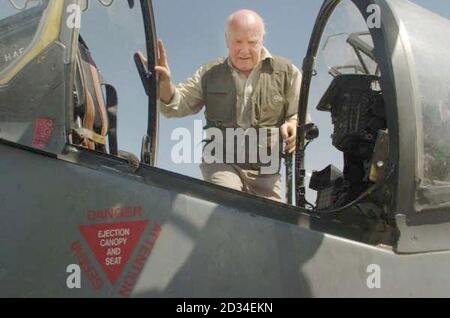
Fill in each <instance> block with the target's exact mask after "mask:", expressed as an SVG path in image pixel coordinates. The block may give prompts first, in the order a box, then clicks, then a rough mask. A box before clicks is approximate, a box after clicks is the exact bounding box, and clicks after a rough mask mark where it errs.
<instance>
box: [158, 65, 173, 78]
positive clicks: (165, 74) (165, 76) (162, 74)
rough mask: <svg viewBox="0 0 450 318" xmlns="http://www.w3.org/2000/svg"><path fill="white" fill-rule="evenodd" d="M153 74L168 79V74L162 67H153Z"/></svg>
mask: <svg viewBox="0 0 450 318" xmlns="http://www.w3.org/2000/svg"><path fill="white" fill-rule="evenodd" d="M155 72H156V73H157V74H158V75H159V76H160V77H161V78H162V79H165V78H170V73H169V71H168V70H167V68H165V67H164V66H155Z"/></svg>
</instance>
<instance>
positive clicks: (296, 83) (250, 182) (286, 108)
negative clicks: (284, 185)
mask: <svg viewBox="0 0 450 318" xmlns="http://www.w3.org/2000/svg"><path fill="white" fill-rule="evenodd" d="M264 36H265V27H264V22H263V19H262V18H261V17H260V16H259V15H258V14H257V13H256V12H253V11H250V10H239V11H237V12H235V13H233V14H232V15H231V16H230V17H229V19H228V21H227V26H226V32H225V37H226V43H227V47H228V51H229V52H228V53H229V54H228V58H220V59H217V60H214V61H212V62H210V63H207V64H205V65H203V66H202V67H200V69H198V70H197V72H196V73H195V74H194V76H193V77H191V78H189V79H188V80H186V81H185V82H184V83H182V84H180V85H178V86H175V85H173V84H172V81H171V73H170V68H169V64H168V61H167V55H166V51H165V48H164V45H163V43H162V42H161V41H158V46H159V51H160V56H159V61H158V66H156V68H155V70H156V72H157V73H158V74H159V85H160V104H159V106H160V110H161V112H162V113H163V114H164V115H165V116H166V117H183V116H187V115H190V114H195V113H198V112H199V111H200V110H201V109H202V108H203V107H204V106H205V107H206V112H205V116H206V121H207V127H208V128H217V129H220V130H222V131H223V130H224V129H232V128H233V129H235V128H241V129H243V130H245V131H247V130H250V129H256V130H258V131H259V130H261V129H267V130H272V131H273V129H274V128H275V129H276V132H277V135H278V133H281V137H282V140H283V141H284V145H285V152H287V153H292V152H293V151H294V149H295V140H296V127H297V116H296V114H297V108H298V100H299V91H300V84H301V73H300V71H299V70H298V69H297V68H296V67H295V66H294V65H292V64H291V63H290V62H289V61H287V60H286V59H284V58H282V57H276V56H272V55H271V54H270V53H269V51H268V50H267V49H266V48H265V47H264V46H263V42H264ZM216 131H217V130H216ZM224 135H225V133H224ZM272 135H273V134H272ZM272 135H269V137H267V138H266V144H265V145H266V146H267V143H269V144H270V147H272V148H271V149H273V144H274V143H273V140H277V139H278V138H279V137H278V136H277V137H276V138H271V137H273V136H272ZM258 136H259V135H258ZM258 138H260V137H258ZM212 139H214V137H213V138H212ZM233 139H234V138H233ZM261 139H263V138H262V137H261V138H260V139H258V141H257V143H258V146H260V143H261ZM268 140H270V141H268ZM210 141H211V140H210ZM277 141H278V140H277ZM223 142H224V143H225V141H223ZM228 142H229V140H226V143H228ZM252 142H253V141H250V143H252ZM263 144H264V143H263ZM275 144H277V143H275ZM223 149H224V152H227V151H228V152H229V151H230V150H229V149H230V147H228V145H227V146H225V147H224V148H223ZM235 149H236V148H235ZM244 150H247V151H249V149H248V142H247V146H245V147H244ZM258 150H260V147H258ZM266 150H267V149H266ZM237 151H239V150H237ZM270 151H271V150H269V152H270ZM280 154H281V152H277V153H276V156H278V157H276V159H278V161H279V160H280V158H279V156H280ZM250 155H251V154H250ZM203 156H204V160H203V163H202V164H201V165H200V169H201V171H202V174H203V177H204V179H205V180H206V181H209V182H212V183H215V184H218V185H221V186H225V187H229V188H233V189H236V190H240V191H245V192H248V193H252V194H255V195H259V196H263V197H266V198H270V199H273V200H276V201H281V176H280V173H279V168H278V169H276V171H275V172H274V173H271V174H264V173H261V171H262V170H261V169H260V167H261V165H262V164H261V163H260V162H259V161H258V162H257V163H255V162H251V163H248V162H244V163H242V162H229V161H228V160H227V161H226V162H225V161H224V162H213V163H211V162H207V160H205V153H204V154H203ZM224 156H225V154H224Z"/></svg>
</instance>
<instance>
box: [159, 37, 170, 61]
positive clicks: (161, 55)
mask: <svg viewBox="0 0 450 318" xmlns="http://www.w3.org/2000/svg"><path fill="white" fill-rule="evenodd" d="M158 50H159V58H158V65H159V66H165V67H167V66H168V63H167V54H166V48H165V47H164V43H163V41H161V40H158Z"/></svg>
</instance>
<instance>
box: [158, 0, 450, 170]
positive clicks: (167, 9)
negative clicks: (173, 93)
mask: <svg viewBox="0 0 450 318" xmlns="http://www.w3.org/2000/svg"><path fill="white" fill-rule="evenodd" d="M413 2H415V3H417V4H419V5H421V6H423V7H425V8H427V9H429V10H431V11H434V12H437V13H439V14H440V15H442V16H445V17H447V18H450V0H415V1H413ZM321 4H322V1H319V0H279V1H274V0H226V1H224V0H193V1H180V0H155V1H153V6H154V12H155V18H156V30H157V34H158V37H159V38H161V39H162V40H163V41H164V43H165V45H166V49H167V52H168V58H169V63H170V67H171V72H172V77H173V81H174V82H175V83H179V82H182V81H184V80H185V79H186V78H188V77H190V76H191V75H192V74H193V73H194V72H195V70H196V69H197V68H198V67H199V66H200V65H202V64H203V63H205V62H207V61H209V60H212V59H214V58H216V57H219V56H226V54H227V49H226V46H225V40H224V26H225V21H226V18H227V17H228V16H229V14H231V13H232V12H234V11H236V10H238V9H242V8H248V9H252V10H255V11H256V12H258V13H259V14H260V15H261V16H262V17H263V18H264V20H265V23H266V28H267V36H266V39H265V46H266V47H267V48H268V49H269V51H271V52H272V53H273V54H277V55H282V56H285V57H287V58H289V59H290V60H291V61H293V63H294V64H295V65H296V66H298V67H299V68H301V65H302V60H303V58H304V56H305V53H306V50H307V46H308V43H309V39H310V34H311V31H312V28H313V26H314V22H315V20H316V17H317V13H318V12H319V9H320V6H321ZM318 95H321V93H318ZM318 95H316V96H314V93H313V94H312V96H311V100H313V101H312V102H311V104H312V103H316V102H317V99H318V98H319V96H318ZM310 107H315V105H314V106H313V105H311V106H310ZM312 115H313V121H315V122H316V123H318V124H319V127H320V128H321V136H320V138H319V139H318V140H316V141H314V142H313V143H312V144H311V145H310V146H309V151H310V153H309V154H307V158H306V160H307V170H308V172H309V173H310V172H311V171H312V170H321V169H323V168H325V167H326V166H327V165H328V164H329V163H330V162H331V163H333V164H335V165H336V166H338V167H339V168H342V154H341V153H340V152H338V151H337V150H335V149H334V148H333V147H332V146H331V145H330V142H331V140H330V135H331V133H332V126H331V119H330V115H329V114H328V113H322V114H318V113H317V112H315V111H312ZM203 117H204V115H203V114H202V113H200V114H197V115H194V116H190V117H186V118H183V119H166V118H164V117H161V130H160V152H159V164H158V165H159V166H160V167H161V168H163V169H167V170H171V171H176V172H179V173H182V174H186V175H189V176H192V177H196V178H201V173H200V170H199V168H198V165H196V164H174V163H172V162H171V161H170V160H167V159H168V158H170V149H171V148H172V146H173V145H174V144H175V143H176V141H171V140H170V134H171V131H172V130H173V129H174V128H175V127H187V128H188V129H191V130H192V128H193V120H194V119H203Z"/></svg>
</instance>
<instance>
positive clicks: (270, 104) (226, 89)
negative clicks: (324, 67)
mask: <svg viewBox="0 0 450 318" xmlns="http://www.w3.org/2000/svg"><path fill="white" fill-rule="evenodd" d="M292 76H293V67H292V63H290V62H289V61H288V60H287V59H285V58H282V57H277V56H275V57H273V59H270V58H268V59H265V60H264V61H263V64H262V66H261V75H260V77H259V81H258V84H257V85H256V87H255V88H254V90H253V94H252V96H251V103H252V127H255V128H260V127H280V126H281V125H282V124H283V123H284V121H285V118H286V115H293V114H286V111H287V107H288V102H287V100H286V92H287V89H288V88H289V83H291V82H292ZM202 88H203V98H204V100H205V106H206V113H205V114H206V120H207V126H208V127H218V128H228V127H238V126H237V119H236V102H237V100H236V86H235V84H234V79H233V76H232V73H231V69H230V66H229V65H228V60H225V61H224V62H223V63H221V64H218V65H216V66H213V67H212V68H211V69H210V70H208V71H207V72H206V73H205V75H204V76H203V78H202Z"/></svg>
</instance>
